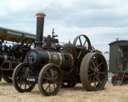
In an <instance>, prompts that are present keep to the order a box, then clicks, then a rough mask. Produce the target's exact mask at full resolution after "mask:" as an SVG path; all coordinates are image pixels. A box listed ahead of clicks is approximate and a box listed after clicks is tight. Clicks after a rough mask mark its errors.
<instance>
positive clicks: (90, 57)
mask: <svg viewBox="0 0 128 102" xmlns="http://www.w3.org/2000/svg"><path fill="white" fill-rule="evenodd" d="M107 76H108V74H107V64H106V61H105V58H104V57H103V55H102V54H101V53H98V52H93V53H88V54H87V55H85V56H84V58H83V60H82V63H81V67H80V79H81V82H82V84H83V87H84V88H85V89H86V90H88V91H97V90H102V89H104V86H105V84H106V82H107Z"/></svg>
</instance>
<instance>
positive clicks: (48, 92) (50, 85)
mask: <svg viewBox="0 0 128 102" xmlns="http://www.w3.org/2000/svg"><path fill="white" fill-rule="evenodd" d="M61 85H62V72H61V69H60V68H59V67H58V66H57V65H55V64H52V63H50V64H47V65H45V66H44V67H43V68H42V70H41V71H40V73H39V78H38V86H39V90H40V92H41V93H42V94H43V95H45V96H53V95H56V94H57V93H58V91H59V89H60V88H61Z"/></svg>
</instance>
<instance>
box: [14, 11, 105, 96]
mask: <svg viewBox="0 0 128 102" xmlns="http://www.w3.org/2000/svg"><path fill="white" fill-rule="evenodd" d="M44 17H45V15H44V14H42V13H38V14H37V35H36V38H37V39H36V47H35V49H33V50H30V51H29V52H28V53H27V55H26V56H25V59H24V62H23V63H21V64H19V65H18V66H17V67H16V68H15V70H14V72H13V85H14V87H15V89H16V90H17V91H19V92H30V91H32V89H33V88H34V86H35V84H36V83H38V86H39V89H40V92H41V93H42V94H43V95H46V96H51V95H56V94H57V92H58V91H59V89H60V87H62V86H63V87H74V86H75V84H76V83H82V84H83V87H84V89H86V90H88V91H96V90H102V89H104V86H105V84H106V81H107V64H106V61H105V58H104V57H103V55H102V53H101V52H100V51H97V50H95V49H94V48H92V46H91V43H90V40H89V38H88V37H87V36H86V35H79V36H77V37H76V38H75V39H74V41H73V43H67V44H64V45H60V44H59V42H58V40H57V39H56V38H55V37H56V36H55V35H54V34H52V36H50V35H49V36H48V37H47V38H44V37H43V25H44Z"/></svg>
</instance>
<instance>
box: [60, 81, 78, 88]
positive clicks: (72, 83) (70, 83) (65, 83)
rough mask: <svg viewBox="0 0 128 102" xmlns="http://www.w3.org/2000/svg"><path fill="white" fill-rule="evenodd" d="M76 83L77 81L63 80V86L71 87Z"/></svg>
mask: <svg viewBox="0 0 128 102" xmlns="http://www.w3.org/2000/svg"><path fill="white" fill-rule="evenodd" d="M75 85H76V82H63V84H62V87H63V88H71V87H74V86H75Z"/></svg>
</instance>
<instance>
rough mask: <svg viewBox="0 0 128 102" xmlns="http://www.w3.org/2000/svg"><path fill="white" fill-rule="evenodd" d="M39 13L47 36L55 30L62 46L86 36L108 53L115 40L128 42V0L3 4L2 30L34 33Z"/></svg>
mask: <svg viewBox="0 0 128 102" xmlns="http://www.w3.org/2000/svg"><path fill="white" fill-rule="evenodd" d="M37 12H44V13H45V14H46V19H45V28H44V30H45V31H44V32H45V35H48V34H51V30H52V28H53V27H54V28H55V32H56V33H57V34H58V35H59V39H60V41H62V42H66V41H69V40H71V41H72V40H73V39H74V37H75V36H76V35H79V34H86V35H88V37H89V38H90V40H91V42H92V44H93V45H94V47H95V48H98V49H100V50H102V51H106V50H108V47H109V46H108V44H109V43H110V42H112V41H114V40H115V39H116V38H119V39H128V0H1V1H0V26H1V27H6V28H12V29H16V30H21V31H26V32H30V33H35V32H36V19H35V14H36V13H37Z"/></svg>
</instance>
